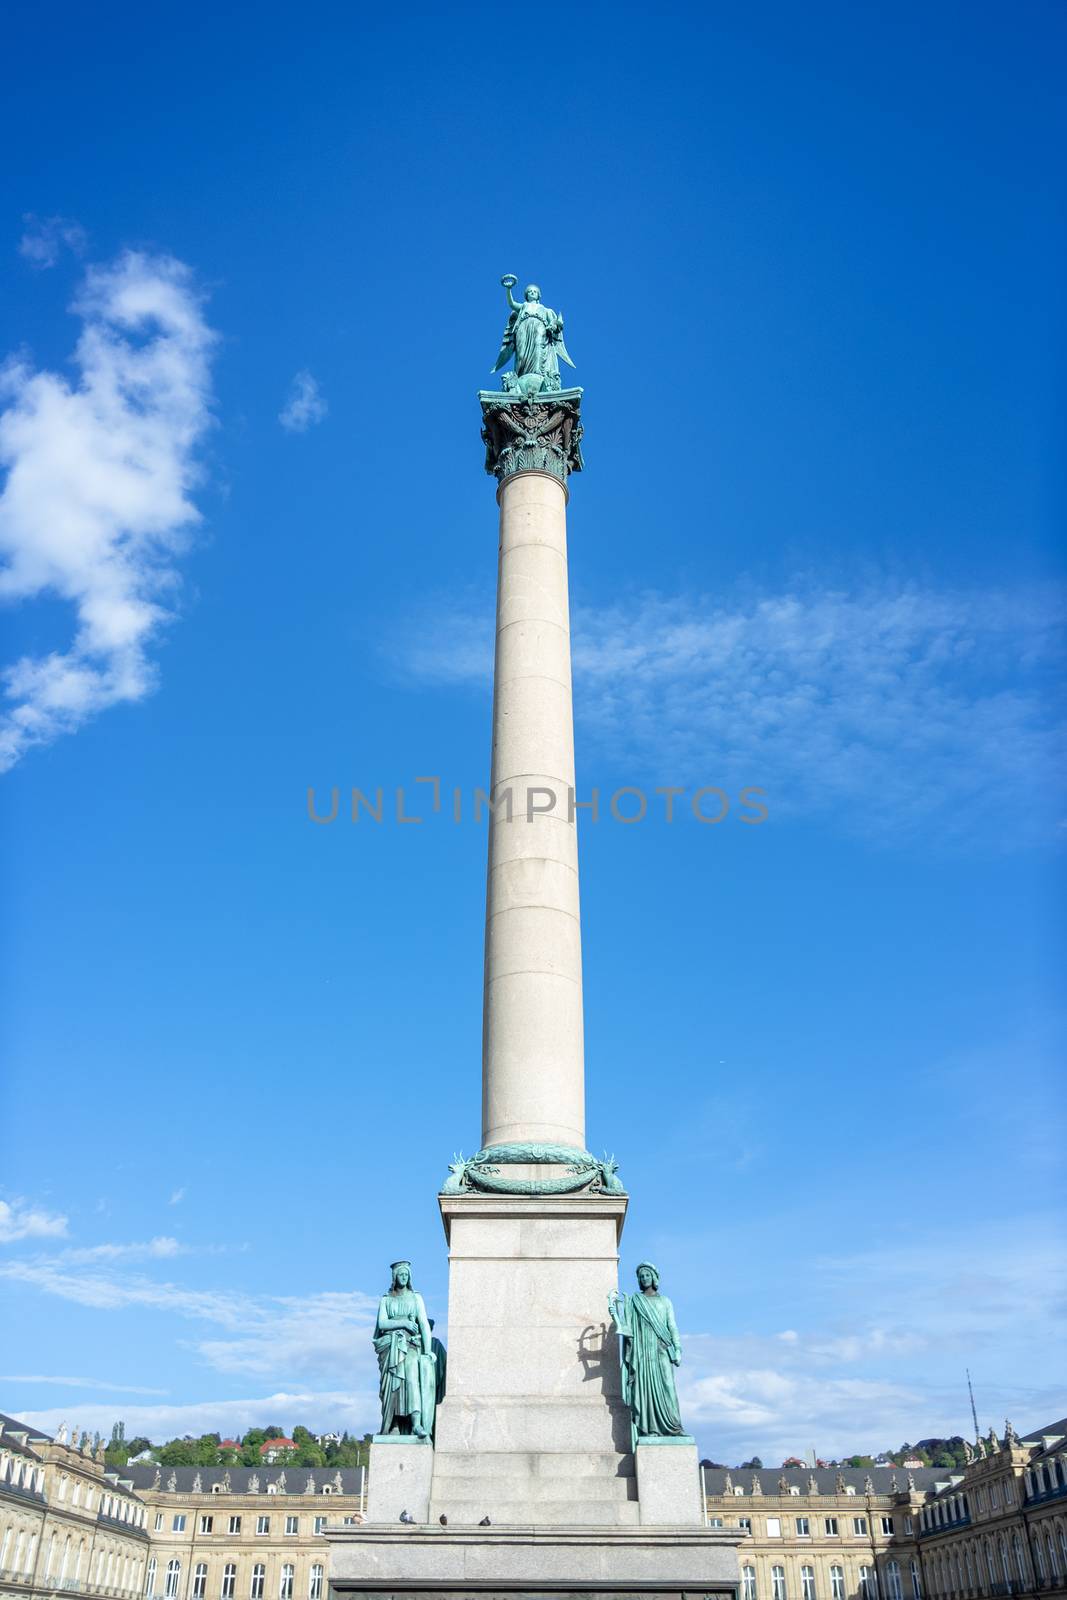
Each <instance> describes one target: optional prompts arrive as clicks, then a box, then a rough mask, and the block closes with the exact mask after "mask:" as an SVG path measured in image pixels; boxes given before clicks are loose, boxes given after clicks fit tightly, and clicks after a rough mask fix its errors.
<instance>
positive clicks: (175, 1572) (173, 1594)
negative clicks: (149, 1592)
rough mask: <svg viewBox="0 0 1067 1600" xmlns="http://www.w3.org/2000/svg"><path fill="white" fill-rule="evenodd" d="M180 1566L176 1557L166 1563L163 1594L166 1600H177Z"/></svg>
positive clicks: (180, 1573) (180, 1574)
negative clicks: (165, 1581)
mask: <svg viewBox="0 0 1067 1600" xmlns="http://www.w3.org/2000/svg"><path fill="white" fill-rule="evenodd" d="M181 1576H182V1564H181V1562H180V1561H179V1560H178V1558H177V1557H176V1556H174V1557H172V1558H171V1560H170V1561H168V1562H167V1584H166V1588H165V1589H164V1590H163V1593H164V1594H165V1596H166V1600H178V1585H179V1583H180V1582H181Z"/></svg>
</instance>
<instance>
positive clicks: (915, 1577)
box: [911, 1560, 923, 1600]
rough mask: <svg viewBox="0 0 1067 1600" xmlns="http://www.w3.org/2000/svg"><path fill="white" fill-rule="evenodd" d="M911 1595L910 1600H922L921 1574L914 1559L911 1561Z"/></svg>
mask: <svg viewBox="0 0 1067 1600" xmlns="http://www.w3.org/2000/svg"><path fill="white" fill-rule="evenodd" d="M911 1596H912V1600H923V1580H922V1574H921V1572H920V1571H919V1563H918V1562H917V1561H915V1560H913V1561H912V1563H911Z"/></svg>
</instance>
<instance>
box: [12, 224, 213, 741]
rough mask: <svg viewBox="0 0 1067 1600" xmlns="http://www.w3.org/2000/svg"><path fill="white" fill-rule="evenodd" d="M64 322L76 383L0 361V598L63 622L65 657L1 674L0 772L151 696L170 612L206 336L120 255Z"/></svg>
mask: <svg viewBox="0 0 1067 1600" xmlns="http://www.w3.org/2000/svg"><path fill="white" fill-rule="evenodd" d="M75 310H76V311H77V312H78V314H79V315H80V316H81V318H82V320H83V327H82V333H81V337H80V338H79V340H78V344H77V348H76V351H75V361H76V363H77V366H78V368H79V369H80V378H79V380H78V382H77V383H76V384H75V385H74V386H72V385H71V384H70V383H69V382H68V381H67V379H66V378H65V377H63V376H62V375H60V374H59V373H55V372H47V371H41V372H34V371H32V370H31V369H30V368H29V367H28V366H26V365H25V364H23V363H21V362H9V363H8V364H7V366H6V367H5V368H4V369H3V373H2V375H0V393H2V394H3V395H4V396H6V399H7V405H6V408H5V409H4V410H3V412H0V466H3V467H4V468H6V472H7V478H6V483H5V485H4V489H3V493H2V495H0V557H2V558H3V560H4V565H3V567H2V568H0V598H4V599H7V600H9V601H17V600H27V599H31V598H34V597H37V596H41V595H46V594H53V595H58V596H59V597H60V598H61V599H63V600H66V601H69V602H70V603H71V604H72V605H73V606H74V608H75V614H76V618H77V629H76V633H75V636H74V640H73V642H72V644H71V646H70V647H69V649H67V650H65V651H64V650H56V651H53V652H51V653H50V654H48V655H44V656H37V657H29V656H26V657H23V658H22V659H21V660H19V661H16V662H14V663H13V664H12V665H11V666H10V667H8V668H7V670H6V672H5V673H4V683H5V689H6V694H7V697H8V699H9V700H11V701H12V702H13V705H12V707H11V709H10V710H9V712H8V713H7V716H6V718H4V720H3V722H2V723H0V768H2V767H7V766H11V765H12V764H13V763H14V762H15V761H17V760H18V759H19V757H20V756H21V755H22V754H23V753H24V752H25V751H26V750H27V749H28V748H30V747H31V746H32V745H35V744H41V743H45V742H47V741H50V740H52V739H54V738H56V737H57V736H58V735H59V734H61V733H67V732H72V731H73V730H74V729H76V728H77V727H79V726H80V725H81V723H83V722H84V721H85V720H86V718H88V717H90V716H92V715H93V714H95V713H96V712H98V711H101V710H103V709H104V708H106V707H108V706H112V705H116V704H118V703H120V702H122V701H133V700H140V699H142V698H143V697H144V696H145V695H147V694H148V693H150V692H151V690H152V688H153V687H154V683H155V672H154V668H153V665H152V662H151V660H150V659H149V654H148V647H149V644H150V643H151V641H152V639H153V637H154V636H155V635H156V634H157V632H158V630H159V629H160V627H161V626H162V624H163V623H164V622H165V621H167V620H168V618H169V616H170V614H171V613H170V612H169V610H168V609H167V607H166V605H165V604H164V603H163V602H164V600H165V599H166V597H167V596H168V595H170V594H171V593H173V591H174V589H175V588H176V586H177V583H178V572H177V568H176V566H175V557H176V555H177V554H178V552H179V551H180V550H181V549H182V547H183V544H184V542H185V538H186V534H187V530H188V529H189V527H190V526H191V525H192V524H193V523H195V522H196V521H198V519H199V513H198V512H197V510H196V507H195V506H194V505H193V503H192V501H191V500H190V498H189V491H190V489H191V488H192V486H193V484H194V483H195V482H196V480H197V477H198V471H197V466H196V461H195V450H196V447H197V445H198V443H199V441H200V440H201V438H202V436H203V433H204V431H205V429H206V428H207V426H208V424H209V422H210V412H209V398H210V394H209V372H208V358H209V353H210V349H211V345H212V342H213V339H214V335H213V334H212V333H211V331H210V329H209V328H208V327H207V324H206V323H205V322H204V319H203V317H202V315H201V308H200V301H199V298H198V296H197V294H196V292H195V289H194V287H193V283H192V277H191V274H190V272H189V269H188V268H187V267H186V266H184V265H183V264H182V263H181V262H179V261H175V260H174V259H173V258H171V257H167V256H147V255H141V254H136V253H133V252H127V253H126V254H124V255H123V256H121V257H120V258H119V259H118V260H117V261H116V262H114V263H112V264H111V265H110V266H106V267H94V268H91V269H90V270H89V272H88V273H87V274H86V277H85V280H84V284H83V286H82V291H81V294H80V297H79V299H78V301H77V303H76V305H75Z"/></svg>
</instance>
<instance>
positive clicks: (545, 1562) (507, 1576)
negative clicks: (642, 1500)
mask: <svg viewBox="0 0 1067 1600" xmlns="http://www.w3.org/2000/svg"><path fill="white" fill-rule="evenodd" d="M743 1537H744V1535H743V1534H742V1532H741V1530H740V1529H739V1528H613V1529H610V1530H603V1531H601V1530H597V1529H591V1528H586V1527H582V1528H577V1527H570V1528H567V1527H553V1528H542V1527H531V1526H525V1527H523V1526H514V1527H506V1528H505V1527H489V1528H478V1527H453V1526H452V1524H451V1520H450V1523H449V1526H448V1527H446V1528H442V1527H437V1526H432V1527H429V1528H399V1527H398V1528H370V1527H367V1526H366V1525H364V1526H363V1527H339V1528H330V1527H328V1528H327V1529H326V1538H327V1539H328V1540H329V1543H330V1571H329V1579H330V1588H331V1590H333V1591H334V1592H335V1593H338V1594H372V1595H373V1594H375V1593H376V1592H377V1593H380V1594H382V1595H383V1596H385V1595H388V1596H389V1597H390V1600H392V1596H393V1594H394V1592H395V1590H399V1589H401V1588H402V1589H403V1590H404V1591H405V1592H406V1593H408V1594H411V1593H415V1594H418V1593H419V1592H420V1591H421V1590H424V1589H425V1590H431V1589H432V1590H433V1591H434V1592H435V1593H436V1594H437V1595H438V1600H441V1595H442V1592H443V1595H444V1597H445V1600H452V1591H453V1589H454V1591H455V1600H469V1597H470V1595H471V1594H472V1593H473V1592H481V1591H487V1592H488V1594H490V1595H493V1594H495V1593H504V1594H516V1595H518V1594H522V1593H523V1592H524V1591H526V1592H532V1593H533V1594H535V1595H538V1596H543V1595H545V1594H551V1593H553V1592H557V1593H558V1592H563V1593H566V1592H567V1591H568V1590H570V1589H578V1590H584V1591H586V1592H587V1594H588V1600H599V1597H597V1590H598V1589H600V1588H601V1587H602V1588H603V1590H604V1591H605V1600H607V1596H608V1595H610V1596H611V1597H612V1600H615V1597H620V1591H621V1592H622V1595H623V1596H625V1597H626V1600H629V1595H630V1594H631V1593H633V1592H634V1591H635V1590H636V1591H640V1592H642V1593H643V1594H645V1595H655V1594H664V1595H668V1594H669V1595H670V1596H671V1597H672V1600H679V1596H680V1595H682V1594H688V1593H690V1592H692V1594H693V1595H694V1596H700V1597H704V1596H708V1595H713V1594H714V1595H718V1596H722V1597H723V1600H736V1595H737V1588H738V1566H737V1548H736V1547H737V1545H738V1544H739V1543H740V1541H741V1539H742V1538H743ZM589 1591H591V1593H589ZM620 1600H621V1597H620Z"/></svg>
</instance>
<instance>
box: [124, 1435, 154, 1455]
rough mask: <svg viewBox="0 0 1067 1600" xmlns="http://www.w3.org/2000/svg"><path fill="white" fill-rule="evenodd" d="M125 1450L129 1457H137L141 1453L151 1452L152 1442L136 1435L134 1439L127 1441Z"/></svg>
mask: <svg viewBox="0 0 1067 1600" xmlns="http://www.w3.org/2000/svg"><path fill="white" fill-rule="evenodd" d="M126 1448H127V1449H128V1450H129V1452H130V1455H131V1456H139V1455H141V1453H142V1452H143V1451H145V1450H151V1448H152V1441H151V1439H146V1438H144V1437H143V1435H141V1434H138V1435H137V1438H136V1439H131V1440H130V1441H129V1443H128V1445H127V1446H126Z"/></svg>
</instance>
